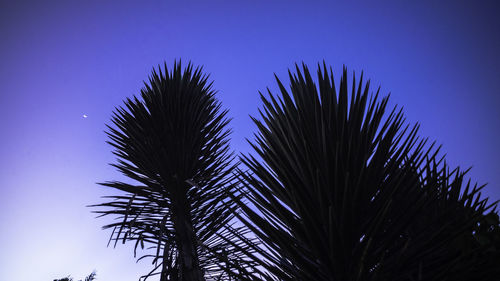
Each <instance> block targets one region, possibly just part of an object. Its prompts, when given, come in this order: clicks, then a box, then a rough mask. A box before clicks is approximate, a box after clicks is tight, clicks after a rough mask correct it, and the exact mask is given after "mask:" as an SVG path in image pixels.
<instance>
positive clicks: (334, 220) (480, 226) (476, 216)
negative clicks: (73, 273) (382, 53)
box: [235, 64, 500, 281]
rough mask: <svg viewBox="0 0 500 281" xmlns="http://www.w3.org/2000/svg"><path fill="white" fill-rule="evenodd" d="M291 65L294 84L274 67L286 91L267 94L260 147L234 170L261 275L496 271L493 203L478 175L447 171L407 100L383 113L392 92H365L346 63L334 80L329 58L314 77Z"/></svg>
mask: <svg viewBox="0 0 500 281" xmlns="http://www.w3.org/2000/svg"><path fill="white" fill-rule="evenodd" d="M296 71H297V73H296V74H292V73H290V72H289V76H290V80H291V85H290V88H291V94H290V93H289V92H288V90H287V89H286V88H285V87H284V86H283V84H282V83H281V82H280V80H279V79H278V78H277V77H276V80H277V83H278V85H279V88H280V91H281V96H280V97H277V96H274V95H273V94H272V93H271V92H269V97H268V98H266V97H264V96H263V95H262V94H261V98H262V101H263V103H264V108H263V110H262V111H261V118H262V121H260V120H258V119H255V118H254V119H253V120H254V122H255V124H256V125H257V127H258V129H259V133H258V134H257V135H256V140H255V142H253V143H252V146H253V149H254V150H255V151H256V153H257V156H251V155H248V156H244V157H242V162H243V164H244V165H245V166H246V167H247V168H248V171H245V172H240V173H239V176H240V181H241V183H242V185H243V188H242V190H241V191H242V192H243V193H245V194H246V196H245V197H246V199H247V200H248V201H250V202H251V205H248V204H246V203H245V202H243V201H242V200H241V199H239V198H235V201H237V202H239V206H240V208H241V209H242V210H243V211H244V215H242V216H239V215H238V216H239V217H240V219H241V220H242V221H243V222H244V223H245V224H246V225H247V226H248V227H249V228H251V229H252V231H253V232H254V233H255V234H256V235H257V237H259V238H260V239H261V241H262V242H263V244H264V247H259V246H258V245H257V246H256V245H252V244H248V245H247V246H246V249H254V250H255V249H256V250H257V251H258V253H259V254H257V255H253V259H254V260H255V261H259V262H260V267H261V268H263V270H262V272H264V273H265V272H267V274H265V275H266V276H265V277H262V278H263V279H266V280H275V279H278V280H311V281H320V280H329V281H336V280H339V281H341V280H342V281H344V280H391V281H396V280H405V281H410V280H436V281H437V280H454V281H455V280H464V281H465V280H497V279H494V278H497V277H498V276H500V272H499V270H500V267H498V266H496V267H495V266H492V264H493V263H495V262H498V261H499V259H498V258H499V253H500V252H499V248H498V245H499V244H498V241H499V240H498V238H499V237H500V236H499V235H498V229H499V227H498V216H497V215H496V213H495V209H494V208H493V209H491V208H492V207H493V206H494V205H495V206H496V203H495V204H491V205H487V200H486V199H481V198H480V193H479V191H480V190H481V188H482V186H477V185H471V183H470V181H469V182H467V183H464V175H465V172H461V171H460V170H459V169H456V170H453V171H451V172H450V171H449V169H448V167H447V166H446V164H445V163H444V160H443V158H437V156H436V155H437V153H438V151H439V148H438V149H433V147H434V145H433V144H432V145H426V143H427V140H426V139H421V138H419V137H418V136H417V130H418V126H417V125H416V126H414V127H409V126H408V125H405V119H404V117H403V114H402V112H401V111H400V110H396V108H395V109H393V110H392V111H391V112H390V114H389V115H388V116H386V117H384V113H385V111H386V107H387V102H388V97H385V98H383V99H382V100H381V101H379V100H378V96H379V90H377V93H376V94H375V96H372V97H369V82H368V83H366V84H363V78H362V76H363V75H361V79H360V81H359V82H357V81H356V79H355V78H354V79H353V81H352V87H351V89H350V90H349V89H348V88H349V87H348V81H347V71H346V69H345V68H344V71H343V75H342V77H341V79H340V85H339V88H338V92H337V88H336V87H335V85H334V78H333V74H332V71H331V69H330V71H328V69H327V68H326V66H325V65H324V64H323V69H321V67H318V81H317V85H316V84H315V83H314V82H313V79H312V77H311V75H310V73H309V70H308V68H307V67H306V66H305V65H303V70H302V72H301V71H300V69H299V68H298V66H297V69H296ZM349 92H350V93H351V94H350V95H349ZM488 210H490V213H489V214H488V215H485V214H486V212H487V211H488ZM495 216H496V217H495ZM488 218H489V222H486V221H487V220H488ZM495 218H496V220H495ZM484 228H486V229H484ZM483 234H484V235H483ZM481 237H488V239H489V240H488V241H490V240H491V241H490V242H485V244H484V245H487V246H484V245H483V246H482V245H481V244H480V241H481V239H482V238H481ZM495 241H496V242H495ZM485 249H489V250H490V254H487V253H486V254H485V253H484V252H483V251H485ZM497 265H498V263H497ZM259 278H260V277H257V276H256V277H255V278H254V279H259Z"/></svg>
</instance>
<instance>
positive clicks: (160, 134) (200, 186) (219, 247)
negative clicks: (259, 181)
mask: <svg viewBox="0 0 500 281" xmlns="http://www.w3.org/2000/svg"><path fill="white" fill-rule="evenodd" d="M207 79H208V76H206V75H203V74H202V72H201V68H196V69H194V70H193V67H192V65H191V64H189V65H188V66H187V67H186V68H185V69H184V71H182V69H181V64H180V63H178V64H177V63H176V64H175V65H174V68H173V70H171V71H169V70H168V69H167V67H166V65H165V67H164V72H162V70H161V68H160V69H159V72H156V71H153V74H152V76H151V77H150V79H149V83H146V84H145V88H144V89H143V90H142V91H141V98H140V99H139V98H137V97H134V98H132V99H127V100H126V102H125V108H122V107H120V108H117V109H116V111H115V113H114V116H113V118H112V122H113V125H114V126H109V127H108V128H109V131H108V132H107V134H108V136H109V138H110V141H109V143H110V144H111V145H112V146H113V147H114V148H115V151H114V154H115V155H116V156H117V157H118V163H117V164H112V165H113V166H114V167H116V168H117V169H118V170H119V171H120V172H121V173H123V174H124V175H125V176H127V177H128V178H130V179H132V180H133V181H134V184H132V183H125V182H120V181H110V182H105V183H102V185H104V186H108V187H112V188H115V189H118V190H121V191H123V193H122V194H120V195H113V196H109V197H108V198H111V199H113V200H112V201H110V202H106V203H102V204H98V205H95V206H97V207H101V210H99V211H97V213H101V214H102V215H117V216H118V217H119V219H120V221H119V222H117V223H112V224H108V225H106V226H105V227H104V228H113V233H112V234H111V240H115V245H116V242H117V241H118V240H122V241H123V242H124V243H125V242H126V241H135V248H136V249H137V247H138V246H139V245H140V246H141V247H144V244H145V243H146V244H150V245H152V247H153V248H155V249H156V254H154V255H152V257H153V258H154V262H155V264H157V266H156V267H155V269H153V271H152V272H150V273H149V274H147V275H146V276H145V277H146V278H147V277H148V276H150V275H152V274H155V273H159V274H161V280H205V278H209V279H210V278H215V277H217V278H219V277H222V276H223V275H224V269H223V268H222V267H220V266H218V265H219V264H221V263H222V264H224V263H227V264H229V263H232V262H236V263H238V260H239V258H240V257H239V255H238V254H237V253H236V252H235V251H232V247H231V246H230V245H229V244H227V243H226V242H225V240H223V239H221V238H220V236H224V237H225V238H226V239H228V238H229V239H231V237H232V234H231V233H230V232H227V230H226V229H228V227H229V226H230V225H231V219H232V217H233V214H232V213H233V212H232V208H231V204H232V203H231V202H226V201H227V200H226V199H227V194H228V189H230V188H231V187H230V185H227V181H228V180H230V173H231V170H232V169H231V168H232V166H233V165H234V164H233V156H232V154H231V153H230V151H229V147H228V138H227V137H228V135H229V133H230V131H229V130H228V129H227V125H228V122H229V121H228V119H227V118H226V114H227V111H226V110H222V109H221V105H220V103H219V102H218V101H217V100H216V99H215V97H214V91H213V90H212V89H211V83H208V80H207ZM103 207H104V210H102V208H103ZM147 256H148V255H145V256H143V257H147Z"/></svg>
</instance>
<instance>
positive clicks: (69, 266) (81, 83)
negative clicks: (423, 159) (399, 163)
mask: <svg viewBox="0 0 500 281" xmlns="http://www.w3.org/2000/svg"><path fill="white" fill-rule="evenodd" d="M5 2H9V3H5ZM42 2H43V3H42ZM181 2H182V4H180V3H181ZM271 2H272V3H271ZM353 2H356V4H353ZM375 2H376V3H375ZM381 2H382V1H369V2H364V3H361V1H349V3H347V1H345V2H340V1H325V2H320V1H300V2H299V1H297V2H292V1H214V0H212V1H199V2H194V1H166V0H163V1H123V0H122V1H115V2H111V1H60V2H55V1H33V2H26V1H2V2H1V4H0V41H1V43H0V128H1V132H0V136H1V138H0V155H1V157H0V191H1V193H0V249H2V250H1V251H0V276H2V279H3V280H27V281H31V280H53V279H54V278H58V277H63V276H66V275H68V274H72V276H73V277H76V278H83V276H84V275H86V274H88V273H90V272H91V271H92V270H93V269H96V270H97V272H98V278H99V279H98V280H107V281H113V280H122V281H135V280H137V279H138V277H139V276H140V275H141V274H143V273H146V271H147V270H148V269H150V262H149V261H142V262H139V263H138V264H136V263H135V260H134V258H133V253H132V250H131V247H128V246H127V245H119V246H118V247H117V248H116V249H113V248H112V247H110V248H106V244H107V240H108V238H109V234H110V232H108V231H103V230H101V229H100V227H101V226H102V225H103V224H104V223H105V222H106V221H107V220H105V219H95V218H94V215H93V214H91V213H90V209H89V208H86V207H85V206H86V205H89V204H94V203H99V202H102V200H101V199H100V196H101V195H104V194H110V193H113V191H112V190H106V189H104V188H102V187H99V186H98V185H96V182H102V181H106V180H112V179H119V178H121V177H120V175H119V174H118V173H117V172H115V171H114V170H113V169H112V168H111V167H110V166H108V163H111V162H113V161H114V157H113V155H112V154H111V147H110V146H109V145H107V144H106V143H105V141H106V136H105V134H104V130H105V124H106V123H108V122H109V120H110V117H111V112H112V110H113V109H114V107H115V106H118V105H121V103H122V100H123V99H124V98H126V97H130V96H132V95H134V94H137V93H138V92H139V90H140V88H141V87H142V81H143V80H145V79H147V77H148V75H149V73H150V71H151V69H152V67H153V66H156V65H158V64H159V63H163V62H164V61H166V62H167V63H168V65H169V66H171V65H172V63H173V61H174V59H177V58H182V59H183V60H184V61H186V62H187V61H188V60H191V61H192V62H193V63H194V64H196V65H203V66H204V69H205V71H206V72H208V73H210V74H211V78H212V79H213V80H214V81H215V83H214V88H215V89H217V90H218V91H219V93H218V97H219V99H220V100H221V101H222V103H223V106H225V107H226V108H229V109H230V116H231V117H232V118H233V121H232V123H231V126H232V127H233V130H234V133H233V134H232V147H233V149H234V150H236V151H242V152H247V151H249V147H248V145H247V144H246V143H245V138H247V137H248V138H252V133H253V132H254V131H255V127H254V126H253V125H252V123H251V121H250V118H249V117H248V115H249V114H251V115H255V114H256V112H257V109H258V108H259V107H260V105H261V103H260V101H259V97H258V91H263V90H265V89H266V87H270V88H271V89H272V90H274V89H276V85H275V82H274V80H273V73H276V74H277V75H278V76H279V77H281V78H283V80H284V81H287V76H286V71H287V69H288V68H290V67H293V64H294V63H295V62H299V63H300V62H302V61H304V62H305V63H307V64H308V65H309V66H310V67H311V68H313V70H314V69H315V67H316V64H317V63H318V62H321V61H322V60H325V61H326V63H327V64H329V65H332V66H333V68H334V70H335V72H336V73H340V71H341V69H342V65H343V64H345V65H346V66H347V67H348V70H349V71H353V70H354V71H356V73H358V74H359V73H360V72H361V70H364V73H365V77H368V78H371V81H372V86H374V87H378V86H379V85H380V86H381V89H382V93H384V94H386V93H389V92H391V105H395V104H398V105H400V106H404V111H405V113H406V116H407V120H408V121H409V122H410V123H412V124H413V123H415V122H419V123H420V124H421V127H422V129H421V131H420V132H421V135H422V136H426V137H429V138H430V139H431V140H436V141H437V143H439V144H442V145H443V151H444V152H446V153H447V159H448V162H449V163H450V164H451V165H452V166H456V165H460V166H461V167H470V166H473V169H472V171H471V172H470V176H471V177H472V179H473V181H477V182H479V183H480V184H483V183H488V186H487V187H486V188H485V191H484V194H485V195H486V196H489V197H491V198H492V199H494V200H496V199H500V172H499V164H498V163H499V159H500V148H499V147H498V139H499V136H500V114H499V108H500V97H499V95H500V52H499V50H500V17H498V15H499V14H500V9H499V7H497V6H495V3H494V2H495V1H456V0H455V1H428V2H426V1H412V2H411V3H410V1H393V2H384V4H381ZM406 2H408V3H406ZM337 78H339V77H338V76H337ZM286 84H288V82H287V83H286ZM83 114H86V115H87V116H88V118H83Z"/></svg>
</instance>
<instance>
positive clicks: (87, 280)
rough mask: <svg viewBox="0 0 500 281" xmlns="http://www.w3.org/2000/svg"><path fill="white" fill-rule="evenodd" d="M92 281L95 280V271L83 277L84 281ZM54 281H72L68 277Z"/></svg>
mask: <svg viewBox="0 0 500 281" xmlns="http://www.w3.org/2000/svg"><path fill="white" fill-rule="evenodd" d="M93 280H96V273H95V271H93V272H92V273H90V274H89V276H87V277H85V281H93ZM54 281H73V278H71V277H70V276H68V277H64V278H61V279H55V280H54ZM80 281H81V280H80Z"/></svg>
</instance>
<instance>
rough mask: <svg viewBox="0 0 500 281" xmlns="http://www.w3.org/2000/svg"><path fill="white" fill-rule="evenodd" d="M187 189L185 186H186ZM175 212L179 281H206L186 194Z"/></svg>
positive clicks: (178, 203) (179, 201)
mask: <svg viewBox="0 0 500 281" xmlns="http://www.w3.org/2000/svg"><path fill="white" fill-rule="evenodd" d="M184 187H185V186H184ZM183 195H184V196H182V197H183V198H180V200H178V202H177V204H176V207H177V208H176V210H175V211H174V212H173V222H174V228H175V232H176V236H177V249H178V251H179V263H180V265H179V267H180V268H179V271H180V272H179V280H181V281H205V278H204V277H203V273H202V270H201V268H200V264H199V260H198V254H197V252H196V243H197V238H196V234H195V231H194V228H193V224H192V222H191V216H190V213H189V210H190V206H189V203H188V200H187V196H186V194H183Z"/></svg>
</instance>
